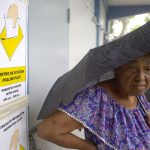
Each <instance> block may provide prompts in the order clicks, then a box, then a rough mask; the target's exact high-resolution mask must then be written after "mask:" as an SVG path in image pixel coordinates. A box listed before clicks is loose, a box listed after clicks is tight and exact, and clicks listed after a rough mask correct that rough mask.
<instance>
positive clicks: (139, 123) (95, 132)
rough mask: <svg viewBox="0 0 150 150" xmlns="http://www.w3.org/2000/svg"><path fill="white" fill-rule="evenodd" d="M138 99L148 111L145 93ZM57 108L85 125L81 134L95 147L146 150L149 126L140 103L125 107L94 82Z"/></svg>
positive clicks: (101, 148)
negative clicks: (133, 106)
mask: <svg viewBox="0 0 150 150" xmlns="http://www.w3.org/2000/svg"><path fill="white" fill-rule="evenodd" d="M138 99H139V100H140V101H141V103H142V105H143V106H144V107H145V109H146V110H148V111H150V103H148V102H147V100H146V99H145V97H144V96H138ZM59 109H60V110H62V111H63V112H65V113H66V114H68V115H69V116H70V117H72V118H74V119H75V120H77V121H79V122H80V123H82V124H83V125H84V126H85V127H86V128H85V138H86V139H87V140H89V141H91V142H93V143H94V144H95V145H96V146H97V149H98V150H114V149H115V150H150V128H149V127H148V125H147V124H146V122H145V118H144V117H145V116H144V112H143V109H142V108H141V105H140V103H138V106H137V107H136V108H135V109H127V108H125V107H124V106H123V105H120V104H117V103H116V101H115V100H113V98H112V97H111V96H110V95H109V94H108V93H107V91H106V89H104V88H101V87H97V86H96V85H94V86H92V87H89V88H86V89H84V90H83V91H81V92H79V93H77V94H76V96H75V97H74V100H73V101H72V102H71V103H70V104H68V105H61V106H60V107H59Z"/></svg>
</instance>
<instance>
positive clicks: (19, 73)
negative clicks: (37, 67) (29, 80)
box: [0, 66, 26, 87]
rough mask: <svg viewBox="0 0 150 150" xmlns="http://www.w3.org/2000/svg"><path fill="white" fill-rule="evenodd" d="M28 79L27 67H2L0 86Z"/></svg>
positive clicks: (0, 70) (0, 69)
mask: <svg viewBox="0 0 150 150" xmlns="http://www.w3.org/2000/svg"><path fill="white" fill-rule="evenodd" d="M25 80H26V67H25V66H22V67H13V68H0V87H2V86H7V85H11V84H15V83H18V82H23V81H25Z"/></svg>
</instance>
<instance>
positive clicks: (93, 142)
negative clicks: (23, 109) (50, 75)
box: [38, 25, 150, 150]
mask: <svg viewBox="0 0 150 150" xmlns="http://www.w3.org/2000/svg"><path fill="white" fill-rule="evenodd" d="M147 29H149V30H150V25H145V26H144V28H143V27H142V30H143V32H142V33H144V34H146V33H147V32H144V31H145V30H147ZM139 31H141V29H139ZM147 34H148V33H147ZM149 38H150V32H149ZM148 41H149V40H148ZM143 42H145V40H143ZM126 44H127V43H126ZM144 44H146V43H144ZM131 45H132V44H131ZM131 45H130V47H131ZM115 46H116V44H115ZM137 48H139V49H141V48H140V47H139V45H138V46H137ZM146 48H148V46H147V47H146ZM104 51H105V50H104ZM129 53H132V52H129ZM129 53H128V54H129ZM131 55H132V54H131ZM131 55H130V56H131ZM135 55H136V54H135ZM128 56H129V55H128ZM104 66H105V65H104ZM111 69H112V68H111ZM149 88H150V45H149V49H148V50H147V51H145V52H144V53H142V54H141V53H140V52H139V55H137V57H136V58H133V57H132V59H130V61H128V62H125V61H123V64H122V65H120V66H117V67H115V68H114V77H113V78H112V79H108V80H105V81H101V82H97V83H96V84H93V85H90V86H89V84H88V86H87V87H85V88H82V90H80V91H79V92H77V93H76V94H75V96H74V98H73V100H71V101H70V102H69V103H67V104H65V103H60V105H59V108H58V109H57V110H55V111H53V113H49V115H47V116H46V117H43V118H45V119H44V120H43V121H42V122H41V123H40V124H39V126H38V135H39V136H40V137H41V138H43V139H46V140H48V141H51V142H53V143H55V144H57V145H60V146H62V147H66V148H72V149H79V150H113V149H118V150H150V128H149V126H150V114H149V112H150V103H148V102H147V100H146V97H145V96H144V93H145V92H146V91H147V90H148V89H149ZM53 90H54V89H53ZM58 94H59V93H58ZM81 128H84V129H85V139H81V138H79V137H77V136H75V135H73V134H72V133H71V132H72V131H73V130H75V129H81Z"/></svg>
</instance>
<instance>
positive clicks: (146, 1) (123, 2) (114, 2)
mask: <svg viewBox="0 0 150 150" xmlns="http://www.w3.org/2000/svg"><path fill="white" fill-rule="evenodd" d="M108 5H109V6H127V5H150V0H108Z"/></svg>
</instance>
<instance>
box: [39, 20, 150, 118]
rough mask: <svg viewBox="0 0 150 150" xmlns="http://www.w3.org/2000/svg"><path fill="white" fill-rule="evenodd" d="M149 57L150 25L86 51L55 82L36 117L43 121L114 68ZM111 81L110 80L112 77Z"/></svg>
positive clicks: (149, 23)
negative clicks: (81, 57)
mask: <svg viewBox="0 0 150 150" xmlns="http://www.w3.org/2000/svg"><path fill="white" fill-rule="evenodd" d="M147 53H150V22H148V23H146V24H145V25H143V26H141V27H140V28H138V29H136V30H134V31H133V32H130V33H128V34H126V35H125V36H122V37H121V38H119V39H117V40H114V41H112V42H110V43H108V44H106V45H103V46H100V47H96V48H94V49H91V50H89V52H88V53H87V54H86V55H85V56H84V57H83V59H82V60H81V61H80V62H79V63H78V64H77V65H76V66H75V67H74V68H73V69H72V70H70V71H68V72H67V73H65V74H64V75H62V76H61V77H59V78H58V79H57V81H56V82H55V84H54V85H53V87H52V88H51V89H50V92H49V93H48V95H47V98H46V100H45V102H44V104H43V106H42V109H41V111H40V113H39V115H38V119H43V118H46V117H47V116H48V115H49V114H51V113H52V112H54V111H55V110H56V109H57V108H58V107H59V106H60V104H62V103H63V104H68V103H69V102H71V101H72V100H73V98H74V96H75V95H76V93H78V92H80V91H81V90H83V89H84V88H87V87H89V86H92V85H94V84H96V83H98V82H100V81H102V80H104V79H106V75H109V77H110V73H111V72H112V71H113V70H114V69H115V68H117V67H119V66H121V65H123V64H126V63H128V62H130V61H131V60H133V59H136V58H138V57H140V56H143V55H145V54H147ZM111 77H112V76H111Z"/></svg>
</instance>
